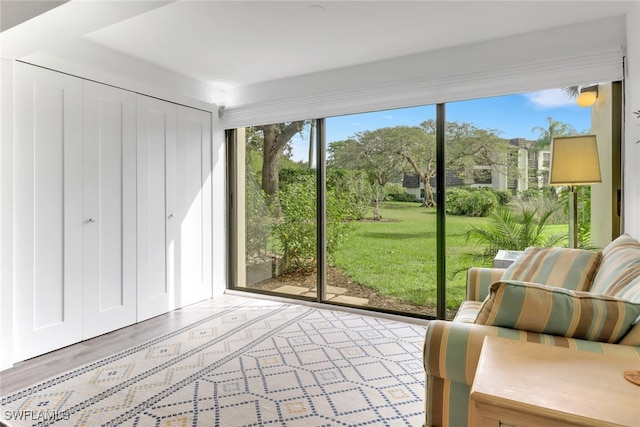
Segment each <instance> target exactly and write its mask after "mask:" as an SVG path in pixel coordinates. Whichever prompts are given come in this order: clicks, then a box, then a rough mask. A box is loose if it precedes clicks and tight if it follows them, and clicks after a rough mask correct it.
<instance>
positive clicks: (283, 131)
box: [250, 120, 305, 196]
mask: <svg viewBox="0 0 640 427" xmlns="http://www.w3.org/2000/svg"><path fill="white" fill-rule="evenodd" d="M304 125H305V122H304V121H303V120H299V121H295V122H286V123H276V124H271V125H261V126H255V127H254V129H255V130H257V131H259V132H261V133H262V156H263V162H262V190H263V191H264V192H265V193H266V194H267V195H269V196H273V195H274V194H275V193H276V192H277V191H278V172H279V166H280V159H281V158H282V154H283V150H284V149H285V147H286V146H287V144H289V142H290V141H291V138H293V136H294V135H295V134H296V133H300V132H302V129H303V128H304ZM250 143H251V141H250Z"/></svg>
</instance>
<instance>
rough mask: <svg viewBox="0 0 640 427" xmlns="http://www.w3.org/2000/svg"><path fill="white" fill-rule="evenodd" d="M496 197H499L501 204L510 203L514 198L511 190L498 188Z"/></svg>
mask: <svg viewBox="0 0 640 427" xmlns="http://www.w3.org/2000/svg"><path fill="white" fill-rule="evenodd" d="M495 194H496V197H497V198H498V204H499V205H500V206H505V205H507V204H509V202H510V201H511V199H513V193H512V192H511V191H509V190H497V191H495Z"/></svg>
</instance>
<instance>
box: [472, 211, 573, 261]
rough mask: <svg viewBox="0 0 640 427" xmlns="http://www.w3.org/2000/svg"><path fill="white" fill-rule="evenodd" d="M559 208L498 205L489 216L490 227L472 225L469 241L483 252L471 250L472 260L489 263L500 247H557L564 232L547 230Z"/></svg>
mask: <svg viewBox="0 0 640 427" xmlns="http://www.w3.org/2000/svg"><path fill="white" fill-rule="evenodd" d="M557 209H558V207H557V206H556V207H555V208H551V209H544V210H541V209H538V208H532V207H530V206H527V205H520V206H519V207H517V208H515V210H512V209H510V208H509V207H507V206H498V207H497V208H496V209H495V210H494V211H493V212H492V213H491V215H490V216H489V219H490V223H489V225H488V226H484V227H477V226H474V225H472V226H471V230H469V231H468V232H467V240H475V241H476V242H477V244H478V245H479V246H481V247H482V253H481V254H477V253H468V254H467V256H468V257H469V258H470V259H471V260H475V261H485V262H488V261H490V260H491V259H493V258H494V257H495V255H496V253H497V252H498V250H500V249H506V250H514V251H522V250H525V249H526V248H528V247H529V246H547V247H550V246H557V245H559V244H562V243H563V242H564V240H565V239H566V235H565V234H563V233H556V234H553V235H547V234H545V233H544V229H545V226H546V225H547V220H548V219H549V217H550V216H551V215H552V214H553V212H555V210H557Z"/></svg>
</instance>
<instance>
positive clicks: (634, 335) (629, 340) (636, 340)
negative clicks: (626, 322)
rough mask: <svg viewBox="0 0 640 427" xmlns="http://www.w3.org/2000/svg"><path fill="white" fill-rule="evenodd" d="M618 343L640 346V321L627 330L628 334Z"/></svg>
mask: <svg viewBox="0 0 640 427" xmlns="http://www.w3.org/2000/svg"><path fill="white" fill-rule="evenodd" d="M618 344H622V345H632V346H634V347H640V322H636V324H635V326H634V327H633V328H631V330H629V332H627V335H625V336H624V337H623V338H622V339H621V340H620V342H619V343H618Z"/></svg>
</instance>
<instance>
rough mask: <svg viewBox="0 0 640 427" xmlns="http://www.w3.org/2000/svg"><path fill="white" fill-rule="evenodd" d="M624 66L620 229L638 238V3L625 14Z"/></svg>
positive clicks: (639, 194) (639, 5)
mask: <svg viewBox="0 0 640 427" xmlns="http://www.w3.org/2000/svg"><path fill="white" fill-rule="evenodd" d="M626 31H627V42H628V43H627V63H626V76H625V112H624V119H625V129H624V130H625V136H624V140H623V144H624V147H623V153H622V156H623V162H624V164H623V168H624V176H623V187H624V211H623V217H622V229H623V231H624V232H626V233H628V234H631V235H632V236H634V237H636V238H638V239H640V167H638V166H639V165H640V142H637V141H640V118H637V117H636V115H635V114H633V112H634V111H638V110H640V3H639V2H634V6H633V8H632V10H631V13H630V14H629V15H627V22H626Z"/></svg>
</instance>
